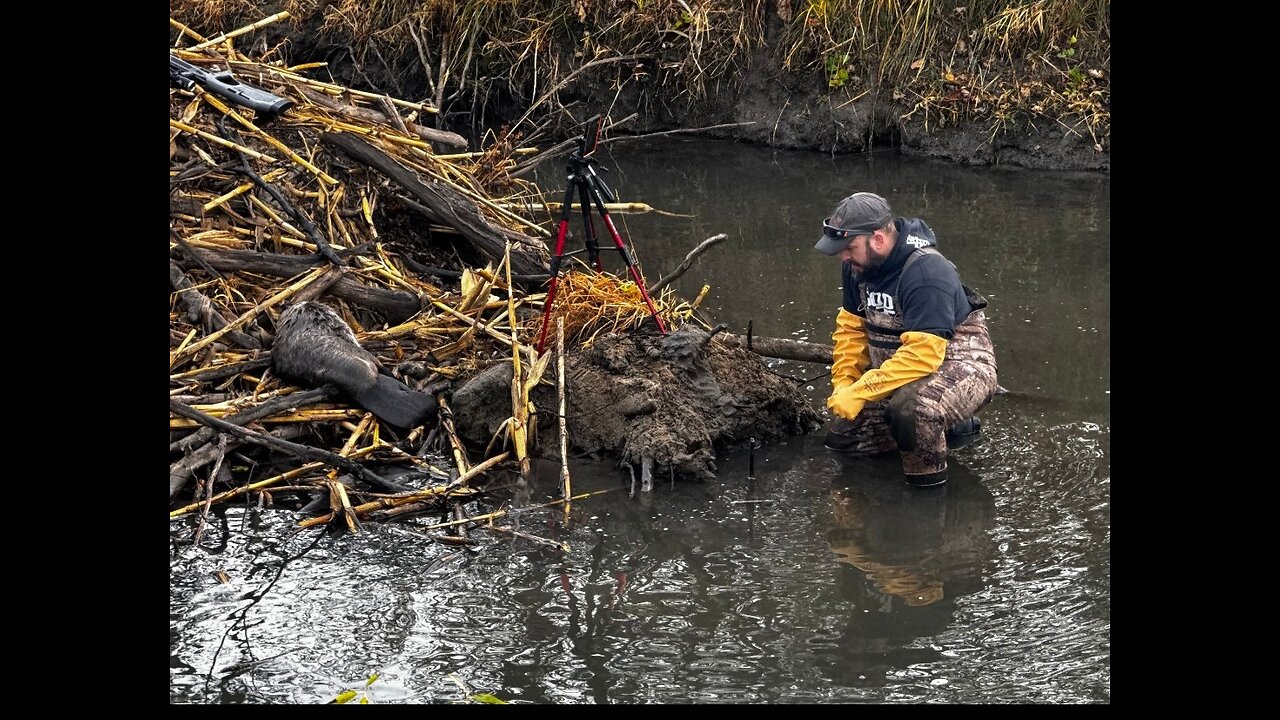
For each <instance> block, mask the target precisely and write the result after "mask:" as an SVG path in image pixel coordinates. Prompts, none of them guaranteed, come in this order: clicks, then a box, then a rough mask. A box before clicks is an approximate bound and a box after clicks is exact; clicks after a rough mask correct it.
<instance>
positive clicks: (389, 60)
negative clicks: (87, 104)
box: [171, 0, 1111, 141]
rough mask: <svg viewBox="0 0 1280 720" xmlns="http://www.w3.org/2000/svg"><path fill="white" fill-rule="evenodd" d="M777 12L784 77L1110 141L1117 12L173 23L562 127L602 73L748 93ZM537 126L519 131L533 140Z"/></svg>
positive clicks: (569, 6)
mask: <svg viewBox="0 0 1280 720" xmlns="http://www.w3.org/2000/svg"><path fill="white" fill-rule="evenodd" d="M766 8H768V9H769V10H771V11H773V12H776V14H777V20H776V21H780V22H781V23H782V34H781V36H780V40H779V42H778V45H777V47H776V48H775V51H776V53H777V58H778V61H779V62H780V64H781V65H782V67H783V68H784V69H786V70H790V71H792V72H806V73H807V72H813V71H815V70H817V71H819V72H821V73H822V74H823V75H825V78H826V82H827V84H828V85H829V86H830V87H831V88H832V89H838V88H846V87H847V88H849V89H851V90H854V91H862V90H870V89H878V90H879V91H880V92H881V94H882V95H886V96H888V95H892V96H893V97H894V98H896V99H897V100H899V101H901V102H903V103H905V104H906V105H908V106H909V107H910V108H912V109H911V111H910V112H909V113H908V116H911V115H919V117H921V118H923V119H924V121H925V122H926V123H936V124H948V123H957V122H960V121H962V120H974V119H978V120H981V119H984V118H986V119H990V120H991V121H992V123H993V124H992V128H993V132H998V131H999V129H1000V128H1002V127H1003V126H1004V125H1005V124H1006V123H1008V122H1011V121H1013V120H1015V119H1017V120H1027V119H1030V120H1032V121H1036V120H1039V119H1043V118H1047V117H1051V118H1054V119H1059V120H1060V121H1062V122H1067V123H1075V124H1077V125H1078V126H1079V130H1080V132H1088V133H1091V134H1092V135H1093V136H1094V137H1095V140H1097V139H1100V138H1101V137H1102V136H1105V135H1106V134H1108V133H1109V131H1110V109H1109V106H1110V83H1109V77H1110V61H1111V58H1110V17H1109V14H1110V0H905V1H901V2H900V1H897V0H792V2H790V3H783V4H781V6H779V5H778V4H768V5H766V3H764V2H763V1H762V0H748V1H746V2H731V1H730V0H625V1H624V0H614V1H610V2H585V0H521V1H519V2H517V1H515V0H505V1H495V0H425V1H422V2H411V1H410V0H369V1H363V0H360V1H358V0H340V1H339V2H335V3H329V4H322V3H320V2H318V1H317V0H287V1H286V2H281V3H273V4H268V5H267V6H261V5H258V4H255V3H248V2H245V1H244V0H175V2H173V3H172V5H171V12H172V13H173V15H174V16H175V17H178V18H183V19H184V21H186V20H190V21H191V22H193V23H197V24H200V25H202V26H206V27H208V26H214V27H217V26H225V25H234V24H237V23H240V24H242V23H243V22H245V21H246V19H256V18H258V17H262V16H263V15H264V14H265V13H268V12H273V11H275V10H277V9H285V10H288V11H289V12H290V13H292V14H293V19H292V20H291V23H293V25H294V28H296V29H306V31H307V32H311V33H313V34H315V35H316V36H317V37H323V38H325V41H326V43H328V44H336V45H339V46H345V47H346V48H347V50H348V52H349V54H350V57H351V58H352V59H353V60H354V61H355V62H356V63H357V65H359V66H364V67H381V68H384V69H386V71H387V72H386V73H385V75H386V76H389V77H392V78H399V79H398V80H394V81H393V82H397V83H399V82H403V84H404V85H406V86H425V88H426V92H425V96H426V97H427V98H428V99H430V100H432V101H433V102H434V104H436V105H438V106H442V107H450V104H451V103H462V102H466V103H469V104H471V105H472V111H474V110H475V109H477V108H483V107H484V106H485V104H486V103H487V102H488V101H490V100H491V99H495V98H496V97H497V96H505V97H508V98H513V99H514V100H515V102H516V103H517V104H524V105H525V106H530V105H534V104H539V105H542V107H539V108H536V109H537V110H538V112H539V113H541V114H542V116H544V117H547V118H552V119H553V122H554V123H555V124H557V125H558V124H561V119H560V116H561V108H562V107H563V105H562V103H561V98H560V97H559V93H560V92H561V91H562V84H565V81H566V80H567V79H569V78H571V77H572V76H573V73H574V72H575V70H576V69H577V68H579V67H581V66H582V65H584V64H586V63H588V62H592V61H597V62H598V61H601V60H607V59H610V58H632V59H629V60H627V61H624V62H606V63H602V64H600V65H599V66H597V67H595V68H593V69H592V71H591V72H590V73H588V74H585V75H584V76H583V77H579V78H574V80H575V82H592V83H606V84H607V85H608V86H610V87H612V88H616V89H618V90H621V88H622V87H623V86H625V85H627V84H629V83H631V84H636V85H639V86H640V87H642V88H647V89H651V90H652V89H656V90H658V91H659V92H658V93H656V94H660V95H661V96H662V97H663V98H664V99H665V100H667V101H671V100H676V99H683V100H684V101H687V102H690V103H692V102H696V101H698V100H701V99H703V98H704V97H706V95H707V93H708V92H709V91H711V90H712V89H714V88H717V87H719V86H722V85H723V84H725V83H736V82H738V81H739V80H740V79H741V74H740V72H739V71H740V70H741V69H742V68H743V67H745V66H746V61H747V58H748V55H749V53H751V52H752V51H753V50H755V49H757V48H759V47H762V46H763V44H764V37H765V27H766V25H767V24H768V22H769V21H770V20H771V18H767V17H766ZM265 49H267V48H264V50H265ZM553 88H555V89H556V91H555V92H552V93H550V94H549V97H545V98H544V93H546V92H547V90H549V89H553ZM536 124H537V123H536V122H535V123H531V127H519V128H517V129H518V130H522V131H524V132H526V133H528V134H529V135H528V139H529V140H530V141H533V140H535V139H536V138H537V137H538V133H539V130H535V129H534V128H533V127H532V126H533V125H536Z"/></svg>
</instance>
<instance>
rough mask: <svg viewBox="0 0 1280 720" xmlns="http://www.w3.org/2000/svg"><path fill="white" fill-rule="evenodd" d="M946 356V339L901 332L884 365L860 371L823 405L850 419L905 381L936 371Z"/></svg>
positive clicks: (919, 333)
mask: <svg viewBox="0 0 1280 720" xmlns="http://www.w3.org/2000/svg"><path fill="white" fill-rule="evenodd" d="M946 355H947V341H946V340H944V339H942V338H940V337H938V336H937V335H933V334H930V333H924V332H915V331H911V332H904V333H902V346H901V347H899V348H898V349H897V350H896V351H895V352H894V353H893V355H890V356H889V359H888V360H885V361H884V364H883V365H881V366H880V367H878V368H876V369H874V370H868V371H867V372H865V373H863V374H862V377H860V378H858V380H857V381H856V382H854V383H853V384H852V385H846V386H845V387H843V388H840V389H839V390H836V391H835V392H834V393H832V395H831V397H829V398H827V407H828V408H831V411H832V412H834V413H835V414H837V415H839V416H840V417H842V418H844V419H845V420H852V419H854V418H855V417H857V415H858V413H860V412H862V406H863V405H866V404H867V403H868V402H872V401H875V400H879V399H881V398H884V397H888V396H889V395H890V394H891V393H893V391H894V390H897V389H898V388H900V387H902V386H903V385H906V384H907V383H910V382H913V381H915V380H919V379H920V378H922V377H925V376H927V375H930V374H932V373H935V372H937V371H938V368H940V367H942V361H943V360H944V359H945V358H946Z"/></svg>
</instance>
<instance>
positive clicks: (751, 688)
mask: <svg viewBox="0 0 1280 720" xmlns="http://www.w3.org/2000/svg"><path fill="white" fill-rule="evenodd" d="M600 160H601V162H602V163H603V164H604V165H605V166H606V167H609V168H610V172H608V173H607V174H605V175H604V177H605V178H606V180H607V182H609V184H610V185H611V186H613V188H614V189H615V190H617V191H618V192H619V195H620V196H621V199H622V200H625V201H633V202H637V201H638V202H646V203H648V204H650V205H652V206H654V207H655V208H658V209H659V210H661V211H663V212H666V213H671V214H672V215H660V214H657V213H649V214H645V215H621V214H615V215H614V220H615V222H617V224H618V226H619V228H620V230H621V231H622V233H623V235H624V236H625V237H626V238H627V239H628V240H629V241H630V242H632V243H633V244H634V246H635V249H636V251H637V254H638V255H639V258H640V261H641V262H642V264H643V267H644V270H645V274H646V276H647V277H648V278H649V281H650V282H653V281H654V280H655V279H656V278H658V277H661V276H662V275H665V274H666V273H667V272H669V271H670V270H671V269H673V268H674V267H675V266H676V265H677V264H678V263H679V262H680V260H681V259H682V258H683V257H684V255H685V253H686V252H688V251H689V250H690V249H692V248H693V247H694V246H696V245H697V244H698V243H699V242H701V241H702V240H703V239H705V238H707V237H710V236H711V235H715V234H717V233H725V234H727V235H728V239H727V240H726V241H725V242H724V243H722V244H720V245H718V246H717V247H715V248H714V249H712V250H711V251H710V252H709V253H707V254H706V255H704V256H703V257H702V258H701V259H700V260H699V261H698V262H696V263H695V264H694V266H693V268H692V269H691V270H690V271H689V272H687V273H686V274H685V276H684V277H683V278H681V279H680V280H679V281H678V282H677V283H676V288H677V289H678V290H679V292H680V294H681V295H682V296H684V297H685V298H687V299H692V298H694V297H695V296H696V295H697V294H698V292H699V290H700V289H701V287H702V285H703V284H704V283H705V284H709V285H710V286H711V290H710V292H709V293H708V295H707V297H706V299H705V300H704V302H703V305H702V308H703V310H704V311H705V314H706V315H707V316H708V317H709V318H710V319H711V320H712V321H713V322H725V323H727V324H728V325H729V326H730V329H731V330H733V331H734V332H742V333H745V331H746V326H747V323H748V322H751V323H752V325H753V330H754V332H755V333H756V334H757V335H764V336H772V337H784V338H796V339H809V340H813V341H815V342H822V343H830V334H831V330H832V329H833V324H834V316H835V312H836V309H837V307H838V306H839V304H840V272H839V260H838V259H834V258H829V257H826V256H823V255H820V254H819V253H817V252H816V251H814V250H813V249H812V246H813V243H814V242H815V241H816V240H817V237H818V235H819V234H820V232H821V221H822V219H823V218H824V217H826V216H827V215H828V214H829V213H830V211H831V210H832V209H833V208H834V207H835V205H836V204H837V203H838V202H839V201H840V199H841V198H843V197H845V196H846V195H849V194H850V193H852V192H855V191H858V190H872V191H875V192H877V193H879V194H881V195H884V196H885V197H886V198H888V200H889V201H890V203H891V204H892V205H893V208H894V210H895V213H896V214H898V215H906V216H918V217H922V218H924V219H925V220H926V221H927V222H928V223H929V225H930V226H931V227H932V228H933V229H934V231H935V232H936V233H937V235H938V238H939V247H940V249H941V250H942V251H943V252H944V253H945V254H946V255H947V257H948V258H949V259H951V260H952V261H953V262H954V263H955V264H956V265H957V266H958V267H959V269H960V273H961V277H962V278H963V279H964V280H965V282H966V283H967V284H969V285H971V286H973V287H975V288H976V289H978V290H979V291H980V292H982V293H983V294H985V295H986V296H987V297H988V298H989V299H990V302H991V305H990V307H989V308H988V309H987V317H988V320H989V324H990V327H991V334H992V336H993V339H994V341H995V345H996V353H997V359H998V362H999V370H1000V384H1001V385H1002V386H1003V387H1004V388H1005V389H1007V390H1008V392H1007V393H1004V394H1002V395H999V396H997V397H996V399H995V400H993V401H992V403H991V404H990V405H989V406H988V407H987V408H985V409H984V410H983V412H982V415H981V417H982V419H983V435H982V437H981V439H980V440H979V441H978V442H977V443H976V444H975V445H973V446H971V447H969V448H966V449H964V450H961V451H958V452H957V453H955V454H954V455H953V456H952V460H951V481H950V482H949V483H948V484H947V485H945V486H944V487H942V488H939V489H933V490H919V489H913V488H910V487H907V486H906V485H905V483H903V481H902V479H901V474H900V470H901V469H900V465H899V463H898V461H897V459H896V457H892V456H891V457H889V458H877V459H869V460H867V459H862V460H852V459H848V458H844V457H842V456H837V455H835V454H833V453H831V452H829V451H827V450H825V449H824V448H823V447H822V435H821V433H819V434H817V435H812V436H804V437H795V438H792V439H791V440H790V441H788V442H785V443H781V444H776V445H766V446H763V447H761V448H759V449H758V450H756V451H755V453H754V475H752V473H751V472H750V471H749V470H750V468H749V466H750V465H752V460H751V458H750V456H749V451H748V449H747V448H746V447H740V448H734V449H731V450H729V451H728V452H727V453H725V454H724V455H723V456H722V457H721V458H720V459H719V461H718V477H717V479H716V480H715V481H713V482H708V483H702V484H699V483H694V482H690V481H679V480H678V481H676V482H675V483H674V484H672V483H670V482H667V481H665V480H664V481H661V482H658V483H657V485H656V488H655V490H654V491H653V492H652V493H651V494H635V495H633V494H632V493H631V492H630V482H629V478H628V476H627V473H626V471H624V470H620V469H618V468H616V467H614V466H612V465H611V464H609V463H605V462H595V461H590V460H585V459H584V460H575V461H571V462H570V468H571V471H572V475H573V488H574V491H575V493H581V492H589V491H593V490H603V491H607V492H604V493H603V494H599V495H595V496H593V497H591V498H588V499H586V500H580V501H578V502H575V503H574V504H573V507H572V512H571V515H570V517H569V519H568V520H567V522H566V521H565V520H564V518H563V515H562V513H561V511H560V510H559V509H542V508H528V509H525V510H522V511H518V512H516V513H514V515H513V518H504V519H503V520H502V521H501V522H502V523H506V522H508V521H512V522H514V523H516V524H517V527H519V528H520V529H521V530H523V531H524V532H527V533H530V534H532V535H536V536H540V537H543V538H548V539H553V540H556V541H564V542H568V543H569V548H570V549H569V551H568V552H561V551H559V550H556V549H555V548H552V547H549V546H546V545H542V544H538V543H535V542H533V541H530V540H526V539H519V538H517V539H514V540H513V539H511V538H510V537H509V536H508V537H504V536H501V535H497V534H493V533H489V532H486V531H481V530H477V531H473V534H474V536H475V537H476V538H477V539H478V540H481V544H480V545H478V546H477V547H475V548H459V547H451V546H445V545H441V544H437V543H435V542H433V541H431V540H430V539H428V538H426V537H425V536H424V535H423V534H421V533H419V532H417V531H415V530H413V529H412V528H408V527H405V526H404V525H395V524H376V523H370V524H368V525H367V526H366V532H363V533H361V534H358V535H330V534H324V533H322V532H320V531H318V530H305V531H300V532H299V531H296V530H293V529H292V528H293V526H294V524H295V522H296V518H295V517H294V516H293V515H292V514H291V513H287V512H284V511H280V510H271V509H267V510H259V509H255V508H252V507H243V506H239V507H233V508H229V509H226V510H225V511H224V512H223V513H222V514H221V515H220V517H219V518H218V520H217V522H215V524H214V525H213V526H212V527H211V528H210V529H208V530H207V531H206V535H205V538H204V540H203V541H202V547H200V548H196V547H192V546H191V545H180V546H177V549H176V550H174V551H173V552H172V554H171V562H170V600H169V603H170V605H169V607H170V620H169V632H170V671H169V672H170V674H169V679H170V700H171V702H175V703H324V702H328V701H329V700H331V699H333V698H334V697H335V696H337V695H338V694H339V693H341V692H343V691H344V690H347V689H358V690H363V691H364V692H365V696H366V697H367V698H368V700H369V701H370V702H373V703H428V702H431V703H435V702H441V703H443V702H461V701H465V700H466V699H467V698H468V697H471V696H477V694H479V693H488V694H490V695H492V696H494V697H496V698H499V699H501V700H504V701H507V702H534V703H747V702H763V703H1109V702H1110V698H1111V503H1110V485H1111V395H1110V393H1111V352H1110V348H1111V323H1110V310H1111V261H1110V222H1111V202H1110V178H1109V177H1108V176H1105V175H1094V174H1076V173H1057V172H1044V171H1026V170H1014V169H1010V170H1004V169H998V168H997V169H992V168H964V167H955V166H951V165H947V164H942V163H937V162H933V161H928V160H922V159H913V158H907V157H901V156H899V155H897V154H895V153H892V152H884V153H871V154H866V155H860V156H851V157H831V156H829V155H826V154H818V153H804V152H795V151H774V150H770V149H764V148H757V147H752V146H745V145H737V144H730V143H712V142H707V141H687V140H677V139H666V140H664V141H661V142H652V141H648V142H644V143H641V142H629V143H616V144H613V145H608V146H604V147H602V149H601V151H600ZM561 169H562V168H557V167H555V166H552V167H549V168H544V170H545V172H544V173H543V175H542V176H540V180H541V181H542V183H543V186H544V188H545V189H547V190H548V191H549V193H548V194H549V196H553V197H549V199H554V200H556V201H559V199H560V195H561V193H562V190H561V189H560V186H561V184H562V182H563V176H562V175H561V174H558V173H559V172H560V170H561ZM682 216H689V217H682ZM573 222H574V226H573V227H574V228H575V230H576V228H577V227H578V222H579V219H578V218H577V217H575V218H574V220H573ZM571 242H572V241H571ZM615 260H616V258H615ZM770 364H771V365H773V366H774V367H775V369H776V370H777V371H778V372H780V373H784V374H787V375H791V376H793V377H796V378H799V379H800V382H801V383H803V384H804V386H805V387H806V388H809V392H810V393H811V397H812V398H813V402H814V403H815V405H817V406H819V407H820V406H821V403H822V400H823V399H824V398H825V397H826V394H827V392H828V389H829V377H827V376H825V375H824V373H825V372H826V368H825V367H820V366H816V365H810V364H806V363H797V362H780V361H770ZM808 380H812V382H807V381H808ZM539 470H540V473H539V477H538V478H537V479H536V480H535V482H534V483H533V484H532V486H531V488H530V492H529V497H528V498H527V500H525V499H524V498H523V497H522V498H520V500H523V501H524V502H523V503H517V504H525V505H527V504H529V503H538V502H543V501H547V500H551V499H554V498H555V497H556V496H557V493H558V490H557V483H558V472H559V467H558V465H557V464H552V463H549V462H540V463H539ZM468 509H469V510H472V511H474V512H477V513H478V512H483V511H485V510H486V509H488V506H485V507H476V506H472V507H469V508H468ZM190 526H191V525H190V521H189V520H176V521H172V522H171V532H172V533H173V534H174V535H175V537H176V536H180V535H183V536H189V535H190ZM219 572H222V573H225V577H226V578H227V579H228V582H226V583H220V582H219V581H218V580H217V579H216V578H215V574H216V573H219ZM374 673H379V674H380V675H379V677H378V679H377V680H376V681H374V682H373V683H372V684H370V685H368V686H367V687H366V686H365V681H366V679H367V678H369V677H370V676H371V675H373V674H374Z"/></svg>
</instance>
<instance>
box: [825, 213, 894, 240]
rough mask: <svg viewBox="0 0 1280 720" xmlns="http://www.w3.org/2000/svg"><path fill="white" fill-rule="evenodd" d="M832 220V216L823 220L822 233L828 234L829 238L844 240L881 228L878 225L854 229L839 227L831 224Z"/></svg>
mask: <svg viewBox="0 0 1280 720" xmlns="http://www.w3.org/2000/svg"><path fill="white" fill-rule="evenodd" d="M830 220H831V218H827V219H826V220H823V221H822V234H823V235H826V236H827V237H829V238H835V239H836V240H843V239H845V238H851V237H857V236H859V235H870V234H871V233H874V232H875V231H876V230H879V229H880V228H878V227H873V228H852V229H845V228H838V227H834V226H832V225H831V224H830Z"/></svg>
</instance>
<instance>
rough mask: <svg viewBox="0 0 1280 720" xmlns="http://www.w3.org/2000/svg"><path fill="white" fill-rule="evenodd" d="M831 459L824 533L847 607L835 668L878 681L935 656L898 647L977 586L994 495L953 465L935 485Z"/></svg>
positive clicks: (929, 632)
mask: <svg viewBox="0 0 1280 720" xmlns="http://www.w3.org/2000/svg"><path fill="white" fill-rule="evenodd" d="M890 459H891V460H892V458H890ZM839 462H840V463H841V466H842V467H841V473H840V479H839V480H838V481H837V484H836V485H834V486H833V488H832V501H833V502H832V516H833V519H834V525H835V528H834V529H833V530H832V531H831V533H830V538H829V539H830V541H831V549H832V551H833V552H834V553H835V555H836V559H837V560H838V561H839V562H840V563H842V564H843V565H844V569H843V572H842V573H841V588H840V589H841V594H842V596H843V597H844V598H845V599H847V600H849V601H851V602H852V603H853V607H852V609H851V612H850V616H849V623H848V626H847V627H846V628H845V630H844V632H843V633H842V634H841V636H840V643H839V645H840V650H841V656H842V662H841V663H840V664H839V668H838V669H836V672H837V674H839V675H841V676H843V678H842V679H843V680H844V681H846V682H849V683H851V684H855V685H880V684H883V682H884V677H885V675H886V674H887V673H889V672H891V671H893V670H896V669H900V668H903V667H905V666H907V665H910V664H913V663H920V662H929V661H930V660H934V659H936V658H937V657H938V653H937V651H934V650H930V649H927V648H923V649H922V648H904V647H903V646H904V645H907V644H912V641H913V640H915V639H916V638H921V637H931V636H934V635H937V634H939V633H941V632H942V631H943V630H945V629H946V627H947V625H948V624H949V623H950V622H951V620H952V614H953V612H954V610H955V599H956V598H957V597H959V596H961V595H965V594H968V593H972V592H976V591H977V590H980V589H981V588H982V585H983V576H984V567H983V566H984V565H985V564H986V563H987V562H988V561H989V560H990V559H991V558H992V556H993V543H992V540H991V537H990V530H991V527H992V525H993V522H994V509H995V500H994V498H993V497H992V495H991V492H990V491H989V490H987V489H986V487H985V486H983V484H982V482H981V480H980V479H979V478H978V477H977V476H976V475H974V474H973V473H972V472H971V471H969V470H968V469H967V468H965V467H963V466H962V465H960V464H959V463H958V462H953V463H952V465H951V479H950V481H949V482H948V483H947V484H946V485H942V486H939V487H936V488H915V487H911V486H909V485H905V484H903V483H902V482H900V480H901V478H899V477H898V475H897V474H896V472H897V470H898V468H897V467H896V466H894V465H893V463H891V462H885V460H884V458H844V457H841V458H839Z"/></svg>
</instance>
